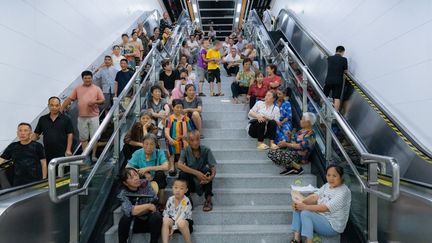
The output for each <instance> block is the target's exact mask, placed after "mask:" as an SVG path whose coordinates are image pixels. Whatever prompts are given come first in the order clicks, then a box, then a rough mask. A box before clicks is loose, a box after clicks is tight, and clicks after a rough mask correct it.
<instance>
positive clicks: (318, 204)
mask: <svg viewBox="0 0 432 243" xmlns="http://www.w3.org/2000/svg"><path fill="white" fill-rule="evenodd" d="M343 174H344V171H343V168H342V167H340V166H337V165H330V166H329V167H327V170H326V179H327V183H326V184H324V185H323V186H322V187H321V188H320V189H319V190H318V191H317V192H316V193H314V194H312V195H309V196H307V197H305V198H303V196H302V195H301V194H300V193H299V192H295V191H293V192H292V196H293V198H295V199H294V200H293V205H292V207H293V209H294V212H293V220H292V229H293V230H294V238H293V240H292V241H291V243H300V242H301V237H302V236H303V237H306V242H307V243H312V242H313V233H314V232H316V233H318V234H319V235H322V236H327V237H330V236H335V235H338V234H340V233H342V232H343V231H344V230H345V226H346V224H347V222H348V217H349V211H350V206H351V191H350V190H349V189H348V187H347V186H346V185H345V184H344V180H343Z"/></svg>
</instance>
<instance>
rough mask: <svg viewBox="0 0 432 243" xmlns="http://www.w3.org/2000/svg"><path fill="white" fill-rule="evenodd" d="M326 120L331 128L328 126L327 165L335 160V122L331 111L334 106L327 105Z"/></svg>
mask: <svg viewBox="0 0 432 243" xmlns="http://www.w3.org/2000/svg"><path fill="white" fill-rule="evenodd" d="M325 108H326V109H325V112H326V114H325V122H326V123H327V126H328V127H329V128H326V138H325V139H326V148H325V158H326V161H327V165H329V164H331V162H332V161H333V156H332V153H333V148H332V142H333V140H332V135H331V132H332V131H331V127H332V123H333V115H332V112H331V109H332V106H331V105H330V106H326V107H325Z"/></svg>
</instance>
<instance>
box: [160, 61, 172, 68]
mask: <svg viewBox="0 0 432 243" xmlns="http://www.w3.org/2000/svg"><path fill="white" fill-rule="evenodd" d="M170 63H171V60H169V59H165V60H162V62H161V66H162V68H165V67H166V66H168V65H169V64H170Z"/></svg>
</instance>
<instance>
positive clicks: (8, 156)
mask: <svg viewBox="0 0 432 243" xmlns="http://www.w3.org/2000/svg"><path fill="white" fill-rule="evenodd" d="M31 135H32V127H31V125H30V124H28V123H24V122H22V123H20V124H19V125H18V129H17V136H18V139H19V141H18V142H14V143H11V144H9V146H7V148H6V149H5V150H4V151H3V154H2V155H1V156H0V164H3V163H4V162H6V161H8V160H12V161H13V162H14V167H15V168H14V178H13V182H12V185H13V186H20V185H24V184H28V183H31V182H34V181H38V180H42V179H46V178H47V163H46V159H45V153H44V148H43V146H42V144H40V143H38V142H35V141H33V140H32V139H31Z"/></svg>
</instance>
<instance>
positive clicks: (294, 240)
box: [290, 239, 301, 243]
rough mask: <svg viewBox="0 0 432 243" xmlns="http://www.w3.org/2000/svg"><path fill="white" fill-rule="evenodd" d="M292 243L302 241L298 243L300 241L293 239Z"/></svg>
mask: <svg viewBox="0 0 432 243" xmlns="http://www.w3.org/2000/svg"><path fill="white" fill-rule="evenodd" d="M290 243H301V240H300V241H298V240H294V239H292V240H291V241H290Z"/></svg>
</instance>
